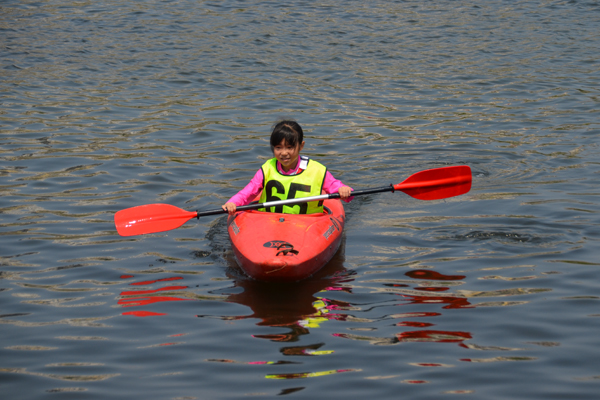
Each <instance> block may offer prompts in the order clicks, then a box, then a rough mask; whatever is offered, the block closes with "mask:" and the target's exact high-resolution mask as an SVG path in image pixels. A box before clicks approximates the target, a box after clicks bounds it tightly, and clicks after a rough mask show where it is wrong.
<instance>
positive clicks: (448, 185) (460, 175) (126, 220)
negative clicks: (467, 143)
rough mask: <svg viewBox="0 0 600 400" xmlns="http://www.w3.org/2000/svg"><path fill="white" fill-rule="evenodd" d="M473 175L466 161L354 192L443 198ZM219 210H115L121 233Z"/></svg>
mask: <svg viewBox="0 0 600 400" xmlns="http://www.w3.org/2000/svg"><path fill="white" fill-rule="evenodd" d="M471 179H472V178H471V168H470V167H468V166H466V165H460V166H454V167H443V168H434V169H428V170H425V171H421V172H417V173H415V174H413V175H411V176H409V177H408V178H406V179H405V180H404V181H403V182H401V183H398V184H396V185H389V186H383V187H379V188H373V189H365V190H356V191H353V192H352V193H351V194H350V195H351V196H361V195H365V194H372V193H382V192H394V191H396V190H400V191H402V192H404V193H406V194H408V195H409V196H411V197H414V198H416V199H419V200H440V199H445V198H448V197H453V196H459V195H461V194H465V193H467V192H468V191H469V190H470V189H471ZM339 198H340V195H339V193H333V194H323V195H320V196H312V197H302V198H298V199H289V200H277V201H268V202H265V203H255V204H249V205H247V206H240V207H237V211H248V210H257V209H259V208H268V207H274V206H280V205H290V204H300V203H305V202H309V201H318V200H327V199H339ZM217 214H227V211H224V210H223V209H221V208H218V209H216V210H209V211H201V212H198V211H185V210H182V209H181V208H179V207H175V206H172V205H169V204H148V205H145V206H137V207H132V208H127V209H125V210H121V211H118V212H117V213H116V214H115V226H116V227H117V232H118V233H119V235H121V236H134V235H143V234H147V233H157V232H164V231H170V230H171V229H175V228H179V227H180V226H181V225H183V224H185V223H186V222H187V221H189V220H190V219H192V218H198V219H199V218H200V217H205V216H209V215H217Z"/></svg>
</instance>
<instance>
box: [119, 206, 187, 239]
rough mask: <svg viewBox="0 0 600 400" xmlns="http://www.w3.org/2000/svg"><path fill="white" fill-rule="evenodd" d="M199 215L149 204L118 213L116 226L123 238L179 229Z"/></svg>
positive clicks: (172, 207) (171, 207)
mask: <svg viewBox="0 0 600 400" xmlns="http://www.w3.org/2000/svg"><path fill="white" fill-rule="evenodd" d="M197 215H198V213H196V212H193V211H185V210H182V209H181V208H179V207H175V206H171V205H169V204H148V205H145V206H137V207H131V208H127V209H125V210H121V211H118V212H117V213H116V214H115V226H116V227H117V232H118V233H119V235H121V236H134V235H144V234H146V233H156V232H164V231H170V230H171V229H175V228H179V227H180V226H181V225H183V224H185V223H186V222H187V221H189V220H190V219H191V218H196V216H197Z"/></svg>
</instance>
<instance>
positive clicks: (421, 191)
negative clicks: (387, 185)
mask: <svg viewBox="0 0 600 400" xmlns="http://www.w3.org/2000/svg"><path fill="white" fill-rule="evenodd" d="M471 180H472V178H471V168H470V167H469V166H468V165H459V166H455V167H444V168H434V169H428V170H425V171H421V172H417V173H416V174H413V175H411V176H409V177H408V178H406V179H405V180H404V181H403V182H402V183H399V184H397V185H394V190H401V191H403V192H404V193H406V194H408V195H409V196H412V197H414V198H416V199H419V200H439V199H445V198H447V197H453V196H460V195H461V194H465V193H467V192H468V191H469V190H471Z"/></svg>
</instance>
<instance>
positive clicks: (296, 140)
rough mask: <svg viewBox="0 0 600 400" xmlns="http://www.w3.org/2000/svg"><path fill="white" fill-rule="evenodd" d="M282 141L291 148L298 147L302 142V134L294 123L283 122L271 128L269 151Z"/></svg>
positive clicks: (289, 121) (298, 126)
mask: <svg viewBox="0 0 600 400" xmlns="http://www.w3.org/2000/svg"><path fill="white" fill-rule="evenodd" d="M282 140H285V142H286V143H287V144H288V145H290V146H293V147H296V146H298V145H299V144H301V143H302V142H303V141H304V132H302V128H301V127H300V125H299V124H298V123H297V122H296V121H292V120H283V121H279V122H277V123H276V124H275V126H273V131H272V132H271V150H273V149H274V148H275V146H277V145H278V144H279V143H281V141H282Z"/></svg>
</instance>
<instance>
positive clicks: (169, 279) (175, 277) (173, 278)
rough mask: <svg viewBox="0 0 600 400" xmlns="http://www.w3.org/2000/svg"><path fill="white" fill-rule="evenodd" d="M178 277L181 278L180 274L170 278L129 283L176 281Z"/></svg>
mask: <svg viewBox="0 0 600 400" xmlns="http://www.w3.org/2000/svg"><path fill="white" fill-rule="evenodd" d="M179 279H183V278H182V277H181V276H173V277H171V278H163V279H155V280H153V281H144V282H134V283H130V285H151V284H153V283H156V282H166V281H177V280H179Z"/></svg>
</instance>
